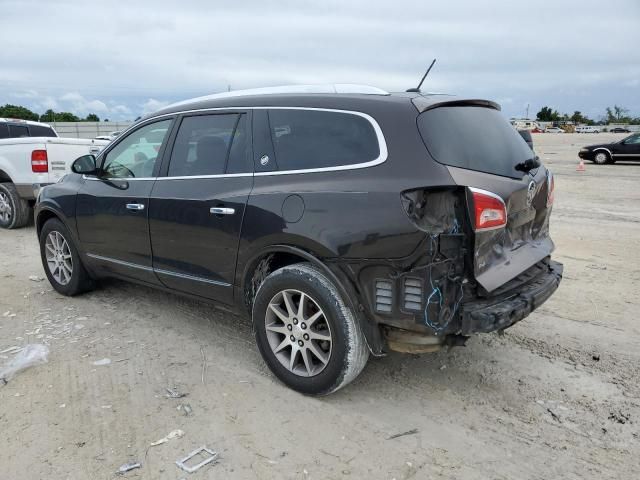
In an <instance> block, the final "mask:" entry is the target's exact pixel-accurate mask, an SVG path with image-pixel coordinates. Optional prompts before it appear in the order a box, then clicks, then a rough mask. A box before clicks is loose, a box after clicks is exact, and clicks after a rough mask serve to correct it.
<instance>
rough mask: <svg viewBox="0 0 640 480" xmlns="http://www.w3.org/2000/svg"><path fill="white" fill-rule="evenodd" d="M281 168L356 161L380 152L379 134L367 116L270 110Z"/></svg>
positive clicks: (294, 168)
mask: <svg viewBox="0 0 640 480" xmlns="http://www.w3.org/2000/svg"><path fill="white" fill-rule="evenodd" d="M269 123H270V129H271V139H272V141H273V147H274V151H275V155H276V163H277V164H278V169H279V170H281V171H282V170H306V169H314V168H327V167H337V166H344V165H355V164H358V163H366V162H370V161H373V160H376V159H377V158H378V157H379V156H380V146H379V145H378V137H377V135H376V132H375V130H374V128H373V125H372V124H371V122H369V120H367V119H366V118H364V117H362V116H360V115H356V114H352V113H344V112H331V111H322V110H287V109H277V110H269Z"/></svg>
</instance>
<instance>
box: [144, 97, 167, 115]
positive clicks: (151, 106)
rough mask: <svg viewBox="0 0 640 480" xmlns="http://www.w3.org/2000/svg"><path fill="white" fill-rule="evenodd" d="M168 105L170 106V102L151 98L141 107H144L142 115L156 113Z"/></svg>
mask: <svg viewBox="0 0 640 480" xmlns="http://www.w3.org/2000/svg"><path fill="white" fill-rule="evenodd" d="M167 105H169V102H168V101H166V100H156V99H155V98H150V99H148V100H147V101H146V102H144V103H143V104H142V105H140V106H141V107H142V114H143V115H147V114H149V113H153V112H156V111H158V110H160V109H161V108H163V107H166V106H167Z"/></svg>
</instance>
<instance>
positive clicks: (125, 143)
mask: <svg viewBox="0 0 640 480" xmlns="http://www.w3.org/2000/svg"><path fill="white" fill-rule="evenodd" d="M170 125H171V120H163V121H161V122H156V123H151V124H149V125H145V126H144V127H141V128H139V129H137V130H135V131H134V132H131V133H130V134H129V135H127V136H126V137H124V138H123V139H122V140H121V141H120V142H119V143H118V144H117V145H116V146H115V147H113V149H111V150H110V151H109V152H108V153H107V155H106V158H105V160H104V163H103V164H102V171H103V175H104V176H105V177H109V178H142V177H151V176H153V171H154V168H155V164H156V161H157V157H158V152H159V151H160V147H162V143H163V142H164V139H165V138H166V136H167V133H168V131H169V126H170Z"/></svg>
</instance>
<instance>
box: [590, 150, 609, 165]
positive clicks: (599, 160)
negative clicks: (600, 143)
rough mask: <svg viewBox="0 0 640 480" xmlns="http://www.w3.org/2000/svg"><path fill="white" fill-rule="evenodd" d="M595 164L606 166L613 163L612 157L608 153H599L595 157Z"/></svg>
mask: <svg viewBox="0 0 640 480" xmlns="http://www.w3.org/2000/svg"><path fill="white" fill-rule="evenodd" d="M593 163H595V164H596V165H604V164H606V163H611V157H610V156H609V154H608V153H607V152H603V151H599V152H596V154H595V155H594V156H593Z"/></svg>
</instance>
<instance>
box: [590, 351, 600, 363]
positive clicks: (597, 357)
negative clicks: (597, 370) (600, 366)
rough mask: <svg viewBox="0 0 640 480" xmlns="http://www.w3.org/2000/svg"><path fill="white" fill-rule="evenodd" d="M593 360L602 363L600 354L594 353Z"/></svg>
mask: <svg viewBox="0 0 640 480" xmlns="http://www.w3.org/2000/svg"><path fill="white" fill-rule="evenodd" d="M591 358H592V359H593V360H595V361H596V362H599V361H600V354H599V353H594V354H593V355H592V356H591Z"/></svg>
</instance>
